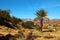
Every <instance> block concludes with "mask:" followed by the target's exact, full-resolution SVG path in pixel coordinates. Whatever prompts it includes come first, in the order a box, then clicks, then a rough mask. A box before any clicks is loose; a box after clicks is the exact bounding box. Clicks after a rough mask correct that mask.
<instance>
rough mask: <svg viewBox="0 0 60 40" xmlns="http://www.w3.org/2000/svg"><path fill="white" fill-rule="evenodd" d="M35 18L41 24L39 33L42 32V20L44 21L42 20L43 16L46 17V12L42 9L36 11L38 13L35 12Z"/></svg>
mask: <svg viewBox="0 0 60 40" xmlns="http://www.w3.org/2000/svg"><path fill="white" fill-rule="evenodd" d="M36 16H37V18H38V19H39V20H40V23H41V31H42V27H43V20H44V19H43V18H44V17H45V16H47V14H46V11H45V10H43V9H41V10H38V11H37V12H36Z"/></svg>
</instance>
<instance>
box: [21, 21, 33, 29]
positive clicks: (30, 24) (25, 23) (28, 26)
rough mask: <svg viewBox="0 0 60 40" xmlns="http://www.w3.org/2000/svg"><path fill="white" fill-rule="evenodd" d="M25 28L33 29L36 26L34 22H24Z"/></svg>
mask: <svg viewBox="0 0 60 40" xmlns="http://www.w3.org/2000/svg"><path fill="white" fill-rule="evenodd" d="M22 26H23V27H24V28H30V29H31V28H32V27H33V26H34V23H33V22H32V21H27V22H24V23H23V25H22Z"/></svg>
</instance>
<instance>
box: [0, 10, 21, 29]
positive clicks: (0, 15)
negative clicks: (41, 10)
mask: <svg viewBox="0 0 60 40" xmlns="http://www.w3.org/2000/svg"><path fill="white" fill-rule="evenodd" d="M20 21H22V20H21V19H19V18H16V17H11V16H10V12H9V10H0V25H4V26H6V27H11V28H12V26H11V24H9V22H11V23H12V25H13V26H14V27H17V23H19V22H20Z"/></svg>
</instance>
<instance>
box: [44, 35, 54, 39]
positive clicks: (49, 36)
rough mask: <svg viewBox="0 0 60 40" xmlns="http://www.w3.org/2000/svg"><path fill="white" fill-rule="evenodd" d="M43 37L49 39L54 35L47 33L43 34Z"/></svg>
mask: <svg viewBox="0 0 60 40" xmlns="http://www.w3.org/2000/svg"><path fill="white" fill-rule="evenodd" d="M44 38H47V39H51V38H54V36H52V35H50V34H48V35H45V36H44Z"/></svg>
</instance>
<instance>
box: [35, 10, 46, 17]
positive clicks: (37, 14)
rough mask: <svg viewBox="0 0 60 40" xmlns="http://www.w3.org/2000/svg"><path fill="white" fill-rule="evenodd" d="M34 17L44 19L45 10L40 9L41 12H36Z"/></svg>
mask: <svg viewBox="0 0 60 40" xmlns="http://www.w3.org/2000/svg"><path fill="white" fill-rule="evenodd" d="M36 16H38V17H45V16H47V14H46V12H45V10H43V9H41V10H38V11H37V12H36Z"/></svg>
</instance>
